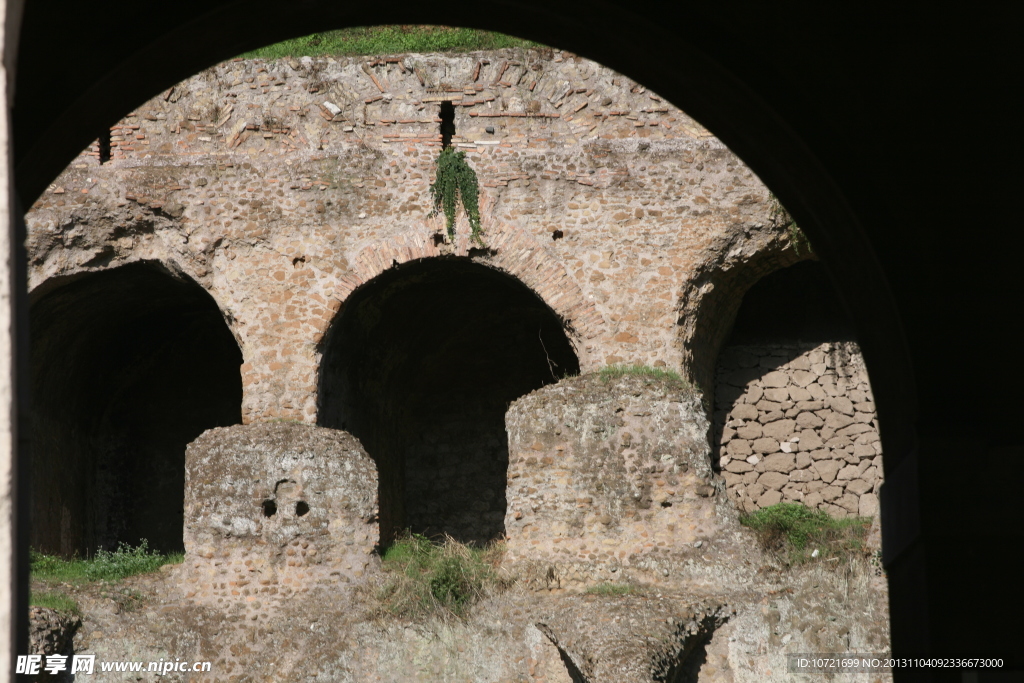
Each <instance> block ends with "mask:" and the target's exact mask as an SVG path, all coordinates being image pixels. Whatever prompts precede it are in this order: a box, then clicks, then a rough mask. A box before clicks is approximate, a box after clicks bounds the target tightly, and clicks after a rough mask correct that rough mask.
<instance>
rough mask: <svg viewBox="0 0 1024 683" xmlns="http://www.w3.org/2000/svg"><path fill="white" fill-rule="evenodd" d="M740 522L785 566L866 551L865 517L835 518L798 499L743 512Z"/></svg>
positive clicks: (854, 554) (857, 554)
mask: <svg viewBox="0 0 1024 683" xmlns="http://www.w3.org/2000/svg"><path fill="white" fill-rule="evenodd" d="M740 523H741V524H743V525H744V526H746V527H750V528H751V529H753V530H754V531H755V532H756V533H757V537H758V541H759V543H760V545H761V547H762V549H763V550H764V551H765V552H767V553H769V554H770V555H772V556H774V557H776V558H777V559H778V560H780V561H781V562H782V563H783V564H785V565H787V566H795V565H798V564H803V563H805V562H809V561H811V560H818V561H829V560H849V559H851V558H853V557H856V556H864V557H866V556H867V555H868V551H867V547H866V544H865V539H866V538H867V534H868V529H869V528H870V527H871V519H870V518H868V517H848V518H846V519H836V518H834V517H832V516H831V515H829V514H828V513H827V512H824V511H822V510H812V509H811V508H809V507H807V506H805V505H802V504H800V503H778V504H776V505H771V506H769V507H766V508H762V509H760V510H758V511H757V512H754V513H751V514H747V515H743V516H742V517H740Z"/></svg>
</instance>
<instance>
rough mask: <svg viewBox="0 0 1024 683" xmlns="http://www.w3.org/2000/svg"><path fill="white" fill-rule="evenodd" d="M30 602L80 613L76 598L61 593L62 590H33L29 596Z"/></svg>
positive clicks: (31, 604) (33, 605)
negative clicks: (40, 591)
mask: <svg viewBox="0 0 1024 683" xmlns="http://www.w3.org/2000/svg"><path fill="white" fill-rule="evenodd" d="M28 604H29V605H30V606H32V607H47V608H49V609H55V610H57V611H58V612H69V613H71V614H79V609H78V603H77V602H75V600H74V598H72V597H70V596H68V595H65V594H64V593H61V592H60V591H47V592H42V593H36V592H34V591H33V592H32V593H31V594H30V595H29V597H28Z"/></svg>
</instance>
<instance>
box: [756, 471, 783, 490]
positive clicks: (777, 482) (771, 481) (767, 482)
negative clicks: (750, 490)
mask: <svg viewBox="0 0 1024 683" xmlns="http://www.w3.org/2000/svg"><path fill="white" fill-rule="evenodd" d="M757 483H758V484H760V485H761V486H763V487H765V488H766V489H775V490H778V489H781V488H782V487H783V486H785V485H786V484H788V483H789V477H787V476H786V475H784V474H782V473H781V472H765V473H764V474H762V475H761V476H760V477H759V478H758V480H757Z"/></svg>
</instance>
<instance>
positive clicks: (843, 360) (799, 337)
mask: <svg viewBox="0 0 1024 683" xmlns="http://www.w3.org/2000/svg"><path fill="white" fill-rule="evenodd" d="M826 342H831V343H833V347H832V351H831V352H830V353H829V357H828V360H827V362H828V364H829V368H835V367H837V366H845V365H846V364H847V363H849V360H850V354H851V353H852V352H854V351H857V350H858V347H857V344H856V336H855V334H854V330H853V324H852V323H851V322H850V319H849V317H848V316H847V315H846V313H845V311H844V310H843V307H842V304H841V303H840V302H839V298H838V296H837V294H836V291H835V288H834V287H833V286H832V283H831V282H830V280H829V278H828V274H827V273H826V272H825V268H824V266H823V265H822V264H821V262H820V261H801V262H799V263H796V264H794V265H792V266H788V267H786V268H782V269H780V270H777V271H775V272H774V273H771V274H769V275H766V276H764V277H762V278H761V279H760V280H758V281H757V282H756V283H755V284H754V285H753V286H752V287H751V288H750V289H748V290H747V292H746V293H745V294H744V295H743V301H742V303H741V304H740V308H739V311H738V312H737V314H736V320H735V322H734V324H733V327H732V330H731V331H730V333H729V336H728V338H727V339H726V341H725V343H724V344H723V345H722V349H721V351H720V353H719V354H718V358H717V361H716V366H715V413H714V419H713V431H712V435H713V436H712V463H713V465H714V467H715V469H719V456H720V454H721V449H722V433H723V429H724V427H725V421H726V417H727V414H728V412H729V411H730V410H732V408H733V406H734V404H735V403H736V401H738V400H739V399H740V397H741V396H743V394H744V391H745V390H746V388H747V385H748V383H749V382H752V381H754V380H760V379H762V378H763V377H764V376H765V375H767V374H768V373H770V372H772V371H774V370H776V369H777V368H780V367H781V366H783V365H786V364H788V363H790V362H792V361H793V360H794V359H796V358H798V357H799V356H801V355H802V354H805V353H807V352H808V351H810V350H812V349H814V348H815V347H817V346H819V345H820V344H823V343H826ZM766 398H767V396H766ZM774 398H778V397H777V396H774ZM800 398H801V400H806V398H805V397H802V396H801V397H800ZM787 400H788V399H787ZM782 405H783V406H787V407H788V408H791V407H792V402H789V403H787V402H783V403H782ZM788 408H787V409H788Z"/></svg>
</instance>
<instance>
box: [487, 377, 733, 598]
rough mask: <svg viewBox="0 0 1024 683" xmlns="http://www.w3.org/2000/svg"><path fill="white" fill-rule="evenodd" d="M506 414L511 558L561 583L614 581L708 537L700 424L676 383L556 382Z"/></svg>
mask: <svg viewBox="0 0 1024 683" xmlns="http://www.w3.org/2000/svg"><path fill="white" fill-rule="evenodd" d="M505 422H506V426H507V429H508V434H509V468H508V490H507V494H506V495H507V498H508V512H507V514H506V517H505V529H506V533H507V537H508V541H507V551H508V558H509V561H510V562H512V563H515V562H518V561H522V560H528V561H533V562H538V561H539V562H542V563H545V566H551V567H552V569H551V570H550V571H551V572H552V577H557V578H558V580H559V581H560V582H561V585H563V586H564V585H566V584H569V585H571V584H574V583H585V582H587V581H593V580H614V579H621V578H623V575H624V574H625V573H626V571H623V570H640V571H647V570H651V569H653V567H652V566H648V565H649V563H648V562H647V560H649V559H651V558H652V557H653V556H654V555H656V554H658V553H666V552H668V553H672V552H674V553H683V554H685V553H686V552H687V551H689V549H690V548H691V547H693V546H694V544H696V547H700V545H701V543H702V542H705V543H706V542H707V539H708V538H710V537H713V536H714V535H715V534H716V532H717V530H718V519H717V518H716V515H715V503H716V493H717V488H716V486H715V481H714V479H713V477H712V470H711V462H710V457H709V453H708V442H707V432H708V422H707V419H706V418H705V417H704V410H703V408H702V406H701V403H700V399H699V397H698V396H697V395H696V394H695V393H694V392H692V391H691V390H690V389H688V388H687V387H686V386H685V385H684V384H683V383H681V382H678V381H673V380H668V381H667V380H662V379H653V378H646V377H635V376H632V377H624V378H620V379H613V380H609V381H607V382H606V381H604V380H602V379H601V378H600V377H599V376H598V375H586V376H582V377H576V378H571V379H565V380H562V381H561V382H559V383H557V384H552V385H549V386H547V387H544V388H542V389H538V390H537V391H534V392H532V393H530V394H528V395H527V396H524V397H522V398H520V399H519V400H517V401H516V402H515V403H513V404H512V407H511V408H510V409H509V412H508V414H507V415H506V418H505ZM650 578H652V577H648V580H650ZM653 578H655V579H657V578H660V577H659V576H653Z"/></svg>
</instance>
